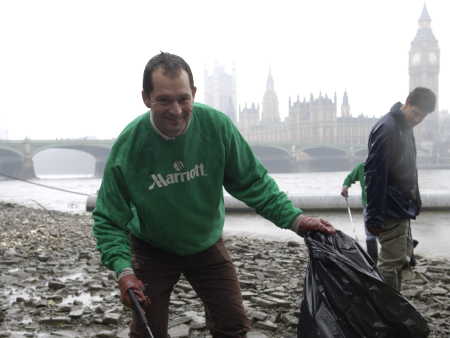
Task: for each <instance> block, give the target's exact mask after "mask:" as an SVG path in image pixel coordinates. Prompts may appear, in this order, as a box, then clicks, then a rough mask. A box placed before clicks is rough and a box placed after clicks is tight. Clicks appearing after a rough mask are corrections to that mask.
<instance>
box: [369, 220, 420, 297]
mask: <svg viewBox="0 0 450 338" xmlns="http://www.w3.org/2000/svg"><path fill="white" fill-rule="evenodd" d="M384 226H385V229H386V230H385V231H383V232H382V233H380V234H379V236H378V240H379V241H380V245H381V251H380V257H379V260H378V270H379V271H380V273H381V275H382V276H383V278H384V281H385V282H386V284H388V285H390V286H392V287H393V288H394V289H396V290H397V291H399V292H400V290H401V286H402V274H403V273H404V272H406V270H410V269H411V267H410V262H411V257H412V255H413V245H412V237H411V226H410V220H409V219H386V220H385V222H384Z"/></svg>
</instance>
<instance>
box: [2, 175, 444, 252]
mask: <svg viewBox="0 0 450 338" xmlns="http://www.w3.org/2000/svg"><path fill="white" fill-rule="evenodd" d="M346 175H347V172H314V173H289V174H273V175H272V176H273V177H274V178H275V180H276V181H277V183H278V185H279V186H280V188H281V189H282V190H283V191H286V192H288V193H291V194H304V195H308V196H310V195H317V196H325V195H335V194H339V192H340V189H341V185H342V182H343V180H344V178H345V176H346ZM449 178H450V170H448V169H446V170H422V171H420V172H419V185H420V189H421V191H422V192H423V193H442V192H447V193H448V192H450V179H449ZM33 182H36V183H39V184H43V185H48V186H53V187H57V188H63V189H66V190H70V191H74V192H78V193H83V194H93V193H95V192H96V191H97V189H98V188H99V186H100V183H101V180H100V179H98V178H91V177H87V176H78V177H77V176H70V177H69V176H62V175H58V176H56V175H55V176H41V177H40V179H37V180H34V181H33ZM360 192H361V189H360V187H359V184H356V185H353V186H352V187H351V188H350V194H352V195H356V196H359V194H360ZM0 200H2V201H10V202H16V203H20V204H23V205H27V206H31V207H35V208H46V209H49V210H59V211H66V212H73V213H82V212H85V211H84V210H85V207H86V196H82V195H75V194H70V193H67V192H62V191H57V190H50V189H47V188H44V187H41V186H36V185H31V184H29V183H26V182H20V181H10V180H0ZM305 213H306V214H309V215H316V216H321V217H323V218H326V219H328V220H329V221H331V222H332V223H333V224H334V225H335V226H336V227H337V228H339V229H341V230H342V231H344V232H346V233H348V234H350V235H353V233H354V231H355V232H356V236H357V238H358V240H360V241H361V243H363V242H364V230H363V226H362V224H363V220H362V215H361V212H360V211H359V210H353V213H352V216H353V223H351V222H350V219H349V216H348V214H347V213H346V212H339V211H333V212H326V211H314V212H308V211H307V210H305ZM449 223H450V210H448V211H425V212H423V213H422V214H421V215H419V216H418V218H417V220H416V221H413V222H412V228H413V236H414V237H415V238H416V239H418V240H419V241H420V244H419V246H418V247H417V249H416V252H417V253H418V254H422V255H426V256H428V257H447V258H450V245H449V242H450V224H449ZM225 233H226V234H233V235H245V236H248V237H264V238H268V239H276V240H301V239H300V238H299V237H298V236H296V235H295V234H293V233H292V232H290V231H286V230H282V229H279V228H277V227H275V226H273V225H272V224H271V223H270V222H268V221H266V220H265V219H263V218H262V217H260V216H258V215H255V214H253V213H232V214H227V217H226V221H225Z"/></svg>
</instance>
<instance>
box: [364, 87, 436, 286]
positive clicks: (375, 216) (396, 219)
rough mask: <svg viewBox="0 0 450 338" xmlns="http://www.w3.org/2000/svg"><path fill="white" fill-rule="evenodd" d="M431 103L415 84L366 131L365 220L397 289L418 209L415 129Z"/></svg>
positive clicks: (384, 270)
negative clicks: (368, 132)
mask: <svg viewBox="0 0 450 338" xmlns="http://www.w3.org/2000/svg"><path fill="white" fill-rule="evenodd" d="M435 105H436V96H435V94H434V93H433V92H432V91H431V90H429V89H427V88H423V87H417V88H416V89H414V90H413V91H412V92H411V93H409V95H408V97H407V99H406V103H405V104H402V103H400V102H398V103H396V104H394V106H393V107H392V108H391V111H390V112H389V113H388V114H386V115H385V116H383V117H382V118H381V119H380V120H379V121H378V122H377V123H376V124H375V126H374V127H373V128H372V131H371V132H370V135H369V154H368V156H367V160H366V165H365V176H366V189H367V190H366V191H367V212H366V218H365V222H366V225H367V228H368V230H369V231H370V232H371V233H373V234H374V235H378V238H379V242H380V245H381V250H380V257H379V264H378V268H379V271H380V273H381V274H382V276H383V277H384V280H385V282H386V283H387V284H389V285H391V286H392V287H393V288H395V289H396V290H398V291H400V290H401V281H402V272H403V270H404V269H407V268H409V267H410V263H411V258H412V256H413V243H412V239H411V228H410V220H411V219H415V218H416V216H417V215H418V214H419V212H420V208H421V200H420V193H419V187H418V181H417V166H416V145H415V140H414V133H413V128H414V127H415V126H416V125H418V124H419V123H421V122H422V121H423V119H424V118H425V117H426V116H427V115H428V114H430V113H431V112H432V111H434V108H435Z"/></svg>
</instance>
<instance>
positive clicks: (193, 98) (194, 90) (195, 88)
mask: <svg viewBox="0 0 450 338" xmlns="http://www.w3.org/2000/svg"><path fill="white" fill-rule="evenodd" d="M195 93H197V87H194V88H192V100H195Z"/></svg>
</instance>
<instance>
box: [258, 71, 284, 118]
mask: <svg viewBox="0 0 450 338" xmlns="http://www.w3.org/2000/svg"><path fill="white" fill-rule="evenodd" d="M278 106H279V105H278V96H277V94H276V92H275V85H274V81H273V77H272V69H271V68H269V75H268V76H267V86H266V92H265V93H264V96H263V103H262V116H261V120H262V122H263V123H273V122H279V121H280V112H279V107H278Z"/></svg>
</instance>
